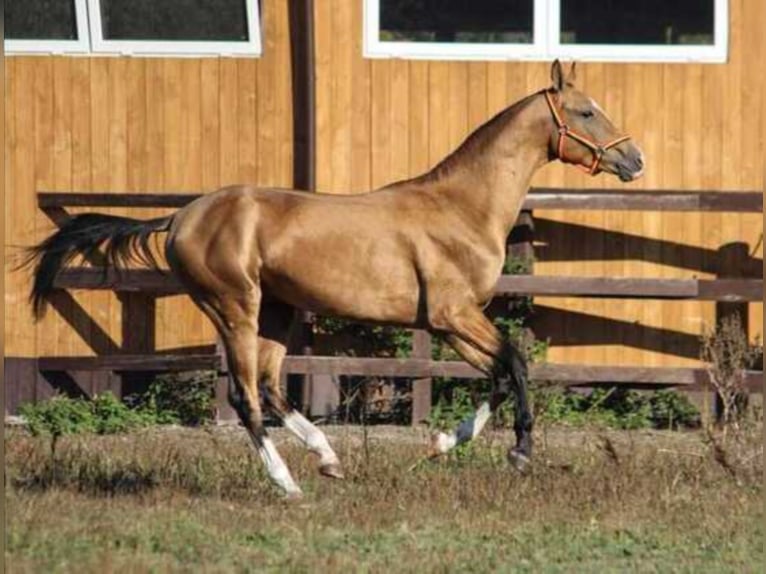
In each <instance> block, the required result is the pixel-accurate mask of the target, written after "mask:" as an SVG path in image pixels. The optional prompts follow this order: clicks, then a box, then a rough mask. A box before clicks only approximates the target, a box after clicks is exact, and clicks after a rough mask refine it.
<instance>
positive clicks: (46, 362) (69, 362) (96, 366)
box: [37, 353, 222, 372]
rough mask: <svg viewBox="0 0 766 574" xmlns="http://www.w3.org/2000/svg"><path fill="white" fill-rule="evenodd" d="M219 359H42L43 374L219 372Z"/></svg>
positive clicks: (158, 356) (39, 363)
mask: <svg viewBox="0 0 766 574" xmlns="http://www.w3.org/2000/svg"><path fill="white" fill-rule="evenodd" d="M221 366H222V363H221V357H220V356H219V355H207V354H205V355H170V354H162V353H157V354H149V355H146V354H143V355H111V356H98V357H40V358H39V359H38V361H37V368H38V369H39V370H40V371H135V372H145V371H156V372H159V371H202V370H208V369H212V370H220V369H221Z"/></svg>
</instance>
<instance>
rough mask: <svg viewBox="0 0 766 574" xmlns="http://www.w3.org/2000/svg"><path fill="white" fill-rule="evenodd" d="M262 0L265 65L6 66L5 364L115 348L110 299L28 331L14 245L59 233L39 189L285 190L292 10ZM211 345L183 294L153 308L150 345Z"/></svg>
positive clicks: (278, 1) (82, 301) (183, 61)
mask: <svg viewBox="0 0 766 574" xmlns="http://www.w3.org/2000/svg"><path fill="white" fill-rule="evenodd" d="M261 4H262V6H263V9H262V16H263V20H264V21H263V30H264V35H263V41H264V56H263V57H261V58H239V59H234V58H195V59H191V58H175V59H174V58H90V57H39V56H35V57H10V58H7V59H6V62H5V65H6V78H7V83H6V94H5V97H6V119H7V126H8V128H7V129H8V131H7V137H6V149H5V158H6V162H7V165H8V169H7V171H6V180H5V183H6V190H7V201H6V210H5V222H6V237H5V255H6V267H5V274H6V275H5V279H6V296H5V305H6V321H5V337H6V341H7V345H6V354H7V355H8V356H22V357H23V356H28V357H31V356H39V355H46V354H60V355H78V354H89V353H92V352H94V351H97V352H108V351H109V350H110V348H111V347H112V346H113V345H115V344H116V345H119V344H120V343H121V341H120V337H121V335H120V304H119V302H118V300H117V298H116V297H115V296H113V295H112V294H107V293H101V292H79V293H77V294H75V295H74V297H73V298H72V299H70V298H63V299H61V300H60V301H59V302H58V303H57V307H58V309H56V310H50V311H49V312H48V313H47V315H46V317H45V319H44V320H43V321H42V322H40V323H39V324H37V325H34V324H33V322H32V319H31V312H30V308H29V306H28V305H27V303H26V297H27V293H28V289H29V281H28V278H27V277H26V276H25V275H23V274H20V273H17V272H13V271H12V270H11V266H12V264H13V262H14V260H17V258H18V247H19V246H24V245H30V244H32V243H33V242H35V241H37V240H39V239H41V238H42V237H43V236H44V234H46V233H49V232H50V231H51V230H52V229H53V228H54V227H53V224H52V222H51V221H50V220H49V219H48V218H47V217H46V216H45V215H44V214H42V212H40V210H38V209H37V207H36V203H35V191H36V190H48V191H60V192H68V191H94V192H104V191H108V192H113V193H120V192H150V191H161V190H167V191H172V192H196V191H211V190H214V189H216V188H218V187H220V186H222V185H226V184H231V183H239V182H250V183H254V184H257V185H264V186H283V187H289V186H290V185H291V184H292V96H291V80H290V43H289V28H288V16H287V3H286V2H283V1H282V0H267V1H264V2H262V3H261ZM122 213H123V214H125V213H126V212H125V211H123V212H122ZM132 213H136V214H138V215H140V216H150V215H152V214H153V212H152V211H150V210H143V211H138V210H133V212H132ZM157 213H161V212H157ZM62 315H64V316H68V317H69V321H70V322H71V323H73V324H74V325H76V329H75V328H72V327H71V326H70V325H69V324H68V323H67V322H66V321H64V320H62V318H61V317H62ZM86 340H87V341H89V343H86V342H85V341H86ZM212 340H213V331H212V328H211V327H210V326H209V324H208V322H207V320H206V319H204V318H203V317H202V315H201V314H200V313H199V312H198V310H197V309H196V308H194V307H193V306H192V305H191V303H190V302H189V301H188V299H187V298H185V297H173V298H168V299H162V300H161V301H160V303H159V304H158V310H157V344H158V347H160V348H169V347H173V346H178V345H185V344H190V345H192V344H201V343H208V342H210V341H212Z"/></svg>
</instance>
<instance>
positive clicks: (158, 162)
mask: <svg viewBox="0 0 766 574" xmlns="http://www.w3.org/2000/svg"><path fill="white" fill-rule="evenodd" d="M143 75H144V84H145V85H144V93H143V101H144V107H145V118H146V127H145V133H144V145H143V150H144V152H143V153H144V156H143V157H144V161H145V164H146V165H145V168H144V170H145V171H144V174H143V176H144V181H143V183H144V185H145V186H146V187H145V188H146V189H147V190H150V191H164V190H166V189H168V186H167V185H166V181H165V172H166V171H168V173H170V174H172V173H173V172H174V171H176V170H177V168H175V167H174V166H175V162H176V161H177V160H176V159H175V158H174V157H172V153H173V151H172V150H173V146H172V142H169V141H168V140H167V139H166V138H171V137H172V135H171V134H167V133H166V132H167V130H168V129H169V127H168V125H167V123H166V122H168V121H169V120H168V118H167V116H166V112H167V110H166V97H167V94H168V93H169V94H170V98H171V100H172V99H173V98H175V97H176V96H175V94H174V93H173V92H169V90H171V89H172V88H170V87H168V86H167V85H166V83H167V79H166V78H167V76H166V73H165V60H158V59H153V58H149V59H146V60H145V62H144V70H143ZM171 81H172V80H171ZM134 97H136V98H137V97H140V94H139V93H136V94H135V96H134ZM136 119H138V118H136ZM170 121H171V125H170V129H176V128H175V125H174V124H173V123H172V116H171V119H170ZM133 129H135V130H136V132H135V133H136V139H137V140H138V137H139V134H140V128H137V127H136V128H133ZM176 135H177V134H176ZM138 147H139V142H138V141H136V142H135V148H134V149H136V153H137V154H139V153H140V152H138V150H137V148H138ZM171 177H172V176H171ZM161 213H162V212H161V211H160V210H151V211H150V216H152V217H159V216H160V215H161ZM170 299H171V298H165V299H161V300H160V301H157V302H155V308H154V317H155V318H154V321H155V325H156V326H155V336H154V339H155V340H154V345H155V347H156V348H159V349H165V348H168V347H171V346H172V340H173V336H174V333H173V330H174V326H175V324H176V322H175V321H174V319H175V317H174V315H173V311H172V310H170V309H168V307H169V305H170V304H171V301H170Z"/></svg>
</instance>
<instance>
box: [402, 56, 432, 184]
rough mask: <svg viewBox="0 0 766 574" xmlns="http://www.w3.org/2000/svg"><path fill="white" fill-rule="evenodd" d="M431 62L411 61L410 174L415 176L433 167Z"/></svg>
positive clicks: (409, 105) (409, 100)
mask: <svg viewBox="0 0 766 574" xmlns="http://www.w3.org/2000/svg"><path fill="white" fill-rule="evenodd" d="M428 68H429V64H428V62H416V61H412V62H409V74H410V89H409V97H408V108H409V122H410V133H409V138H408V140H409V149H410V153H409V156H410V157H409V175H410V177H414V176H416V175H420V174H422V173H425V172H426V171H427V170H428V169H429V168H430V167H431V159H430V151H429V150H430V145H431V144H430V133H431V131H430V124H429V117H430V115H429V105H428V104H429V101H430V94H429V87H430V79H429V76H430V74H429V69H428Z"/></svg>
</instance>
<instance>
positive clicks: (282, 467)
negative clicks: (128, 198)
mask: <svg viewBox="0 0 766 574" xmlns="http://www.w3.org/2000/svg"><path fill="white" fill-rule="evenodd" d="M258 454H259V455H260V456H261V460H262V461H263V464H265V465H266V471H267V472H268V473H269V476H270V477H271V480H273V481H274V483H275V484H276V485H277V486H279V487H280V488H281V489H282V490H284V491H285V494H287V495H288V496H300V495H301V494H303V493H302V492H301V489H300V487H299V486H298V485H297V484H295V481H294V480H293V477H292V476H291V475H290V470H289V469H288V468H287V465H286V464H285V461H283V460H282V457H281V456H279V453H278V452H277V448H276V447H275V446H274V443H273V442H271V439H270V438H268V437H264V438H263V439H262V441H261V444H260V446H258Z"/></svg>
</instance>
